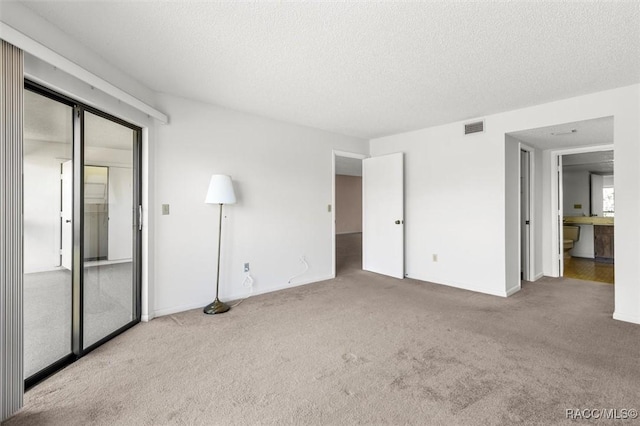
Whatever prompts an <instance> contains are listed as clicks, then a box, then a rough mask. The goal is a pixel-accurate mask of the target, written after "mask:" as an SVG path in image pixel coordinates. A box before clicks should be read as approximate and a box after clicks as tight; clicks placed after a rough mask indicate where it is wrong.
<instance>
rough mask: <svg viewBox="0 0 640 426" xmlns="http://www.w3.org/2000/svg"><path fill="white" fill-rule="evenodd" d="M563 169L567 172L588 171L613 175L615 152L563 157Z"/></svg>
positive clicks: (586, 153) (587, 153) (585, 153)
mask: <svg viewBox="0 0 640 426" xmlns="http://www.w3.org/2000/svg"><path fill="white" fill-rule="evenodd" d="M562 168H563V170H565V171H588V172H593V173H598V174H603V175H612V174H613V151H598V152H584V153H581V154H569V155H563V156H562Z"/></svg>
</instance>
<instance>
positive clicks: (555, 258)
mask: <svg viewBox="0 0 640 426" xmlns="http://www.w3.org/2000/svg"><path fill="white" fill-rule="evenodd" d="M599 151H614V152H615V150H614V144H606V145H593V146H583V147H576V148H562V149H551V150H549V155H550V161H551V167H550V171H551V211H548V212H546V213H545V214H549V215H550V216H551V222H550V223H551V235H552V236H553V237H552V238H551V256H552V259H551V274H552V276H553V277H561V276H563V271H562V269H563V267H564V259H563V257H562V254H561V252H562V250H560V241H561V240H562V228H561V227H559V226H558V216H560V217H562V216H563V214H564V212H563V211H562V208H563V206H562V203H560V204H559V203H558V198H559V197H560V198H562V196H563V194H562V187H561V186H560V185H559V182H558V178H557V176H558V173H562V156H563V155H569V154H582V153H585V152H599ZM558 158H560V164H559V163H558V161H559V160H558ZM614 250H615V248H614Z"/></svg>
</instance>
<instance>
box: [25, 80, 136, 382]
mask: <svg viewBox="0 0 640 426" xmlns="http://www.w3.org/2000/svg"><path fill="white" fill-rule="evenodd" d="M24 134H25V145H24V146H25V149H24V236H25V244H24V257H25V268H24V282H25V298H24V304H25V306H24V312H25V318H24V324H25V325H24V338H25V364H24V373H25V377H26V381H25V382H26V386H27V387H30V386H32V385H33V384H35V383H37V382H38V381H40V380H42V379H43V378H45V377H47V376H48V375H50V374H51V373H53V372H55V371H56V370H58V369H59V368H62V367H63V366H65V365H67V364H68V363H70V362H73V361H74V360H76V359H77V358H79V357H81V356H83V355H84V354H86V353H87V352H89V351H90V350H92V349H93V348H95V347H97V346H99V345H100V344H102V343H104V342H105V341H107V340H109V339H110V338H112V337H114V336H115V335H117V334H119V333H121V332H123V331H124V330H126V329H127V328H129V327H131V326H133V325H135V324H136V323H137V322H139V321H140V258H141V248H140V247H141V245H140V234H141V229H142V227H141V221H140V215H141V212H142V211H141V207H140V206H141V203H140V149H141V148H140V145H141V143H140V138H141V129H140V128H139V127H136V126H134V125H132V124H129V123H127V122H124V121H122V120H119V119H117V118H115V117H112V116H110V115H108V114H105V113H103V112H101V111H98V110H95V109H93V108H91V107H88V106H86V105H82V104H81V103H79V102H75V101H74V100H72V99H68V98H66V97H64V96H61V95H59V94H57V93H55V92H52V91H50V90H49V89H47V88H44V87H40V86H38V85H36V84H33V83H29V82H28V83H26V85H25V124H24Z"/></svg>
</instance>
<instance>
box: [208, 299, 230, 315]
mask: <svg viewBox="0 0 640 426" xmlns="http://www.w3.org/2000/svg"><path fill="white" fill-rule="evenodd" d="M229 309H231V306H229V305H227V304H226V303H224V302H221V301H220V300H218V298H217V297H216V300H214V301H213V302H212V303H210V304H208V305H207V306H205V307H204V309H203V310H202V311H203V312H204V313H205V314H207V315H214V314H224V313H225V312H227V311H228V310H229Z"/></svg>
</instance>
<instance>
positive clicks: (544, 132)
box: [509, 117, 613, 149]
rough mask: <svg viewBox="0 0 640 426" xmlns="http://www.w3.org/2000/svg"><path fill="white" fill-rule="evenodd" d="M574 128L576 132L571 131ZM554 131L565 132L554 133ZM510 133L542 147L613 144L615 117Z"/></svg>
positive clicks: (556, 147) (532, 144) (555, 147)
mask: <svg viewBox="0 0 640 426" xmlns="http://www.w3.org/2000/svg"><path fill="white" fill-rule="evenodd" d="M572 130H575V132H573V133H571V131H572ZM553 133H565V134H560V135H554V134H553ZM509 135H511V136H513V137H515V138H516V139H518V140H520V141H522V142H524V143H525V144H527V145H529V146H532V147H535V148H540V149H562V148H573V147H580V146H590V145H608V144H613V117H603V118H596V119H593V120H585V121H577V122H574V123H565V124H558V125H555V126H549V127H539V128H537V129H530V130H523V131H520V132H513V133H509Z"/></svg>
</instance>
